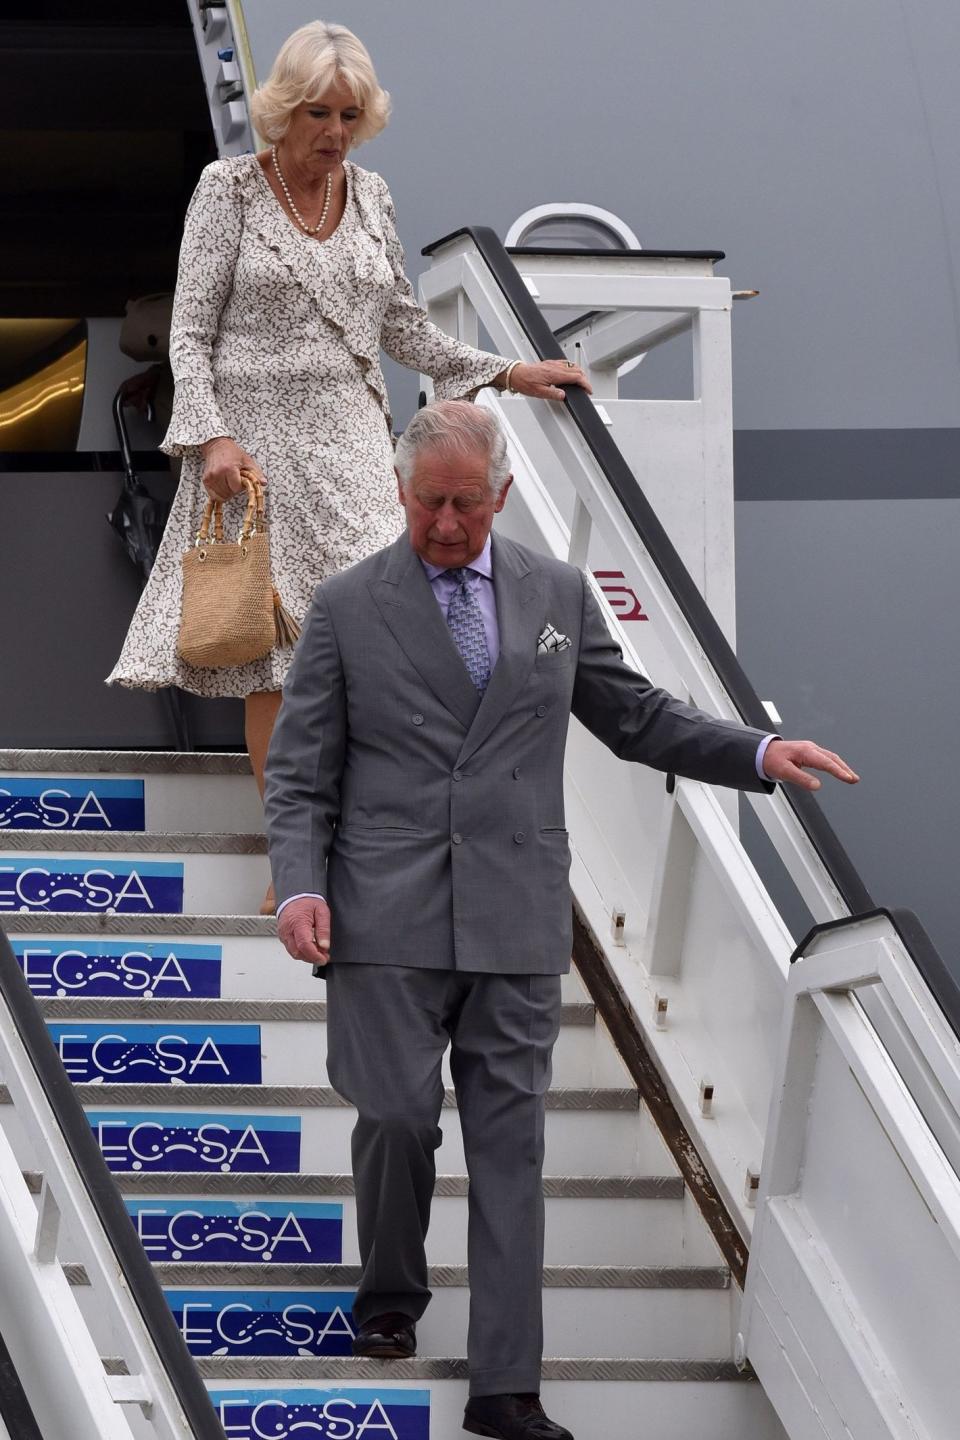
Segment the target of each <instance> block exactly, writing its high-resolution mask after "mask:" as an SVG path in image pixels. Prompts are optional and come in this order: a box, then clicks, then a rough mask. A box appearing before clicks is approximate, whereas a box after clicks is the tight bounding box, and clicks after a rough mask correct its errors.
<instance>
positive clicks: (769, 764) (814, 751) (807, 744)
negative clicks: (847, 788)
mask: <svg viewBox="0 0 960 1440" xmlns="http://www.w3.org/2000/svg"><path fill="white" fill-rule="evenodd" d="M763 768H764V772H765V773H766V775H767V778H768V779H770V780H782V781H784V782H785V783H786V784H788V785H797V786H799V788H800V789H801V790H819V789H820V781H819V780H818V779H817V777H816V776H815V775H808V774H807V773H806V772H807V771H808V770H822V771H824V773H825V774H827V775H833V776H834V778H835V779H837V780H842V781H843V783H844V785H856V783H857V781H858V780H859V779H860V776H859V775H858V774H857V773H856V771H855V770H851V769H850V766H849V765H848V764H847V763H846V761H845V760H841V759H840V756H839V755H835V754H834V753H833V751H832V750H824V748H823V746H822V745H815V744H814V742H813V741H812V740H771V741H770V744H769V745H768V746H767V748H766V752H765V754H764V757H763Z"/></svg>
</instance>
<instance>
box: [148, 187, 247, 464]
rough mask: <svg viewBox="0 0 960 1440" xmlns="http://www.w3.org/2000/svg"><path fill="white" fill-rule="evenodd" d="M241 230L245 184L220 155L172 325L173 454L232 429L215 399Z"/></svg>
mask: <svg viewBox="0 0 960 1440" xmlns="http://www.w3.org/2000/svg"><path fill="white" fill-rule="evenodd" d="M227 163H228V162H227ZM242 231H243V212H242V209H241V200H240V193H239V187H238V186H237V185H236V184H234V181H233V178H232V175H231V174H230V172H229V170H228V168H227V164H226V163H225V162H223V161H215V162H214V163H213V164H212V165H208V166H207V168H206V169H205V170H204V171H203V174H202V175H201V176H200V180H199V182H198V184H197V188H196V190H195V191H194V192H193V198H192V199H191V201H190V207H189V209H188V210H187V217H186V221H185V223H184V230H183V243H182V245H181V247H180V263H179V268H178V271H177V289H176V294H175V296H174V301H173V318H172V320H171V324H170V366H171V368H172V370H173V378H174V381H175V388H174V396H173V414H172V417H171V420H170V427H169V429H168V430H167V433H166V436H165V437H164V440H163V444H162V445H161V447H160V448H161V450H164V451H165V452H166V453H167V454H168V455H183V454H185V453H186V452H187V451H188V450H190V449H193V448H194V447H196V446H198V445H202V444H203V443H204V441H205V440H211V439H213V437H214V436H215V435H229V433H230V432H229V430H228V428H227V426H226V424H225V422H224V419H223V416H222V415H221V414H220V410H219V408H218V405H217V395H216V388H215V385H214V378H213V363H212V361H213V347H214V342H215V341H216V338H217V333H218V330H219V326H220V316H221V314H222V313H223V308H224V306H225V305H226V303H227V300H228V299H229V297H230V293H231V291H232V289H233V277H234V270H235V268H236V261H237V253H238V251H239V248H240V237H241V234H242Z"/></svg>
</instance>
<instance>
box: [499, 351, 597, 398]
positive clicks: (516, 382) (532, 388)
mask: <svg viewBox="0 0 960 1440" xmlns="http://www.w3.org/2000/svg"><path fill="white" fill-rule="evenodd" d="M504 374H506V371H504ZM499 378H500V377H499V376H497V379H498V380H499ZM561 385H579V386H581V387H582V388H583V389H584V390H586V392H587V394H588V395H590V394H592V393H593V392H592V390H591V386H590V381H589V380H588V379H587V377H586V375H585V374H584V373H583V371H582V370H581V369H580V367H579V365H574V363H573V361H572V360H538V361H537V363H536V365H513V366H511V368H510V392H511V393H512V394H515V395H529V396H530V397H531V398H532V399H534V400H565V399H566V392H565V391H563V390H561V388H560V387H561Z"/></svg>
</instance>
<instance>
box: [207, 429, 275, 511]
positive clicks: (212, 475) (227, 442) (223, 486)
mask: <svg viewBox="0 0 960 1440" xmlns="http://www.w3.org/2000/svg"><path fill="white" fill-rule="evenodd" d="M201 448H202V450H203V483H204V485H205V487H206V490H207V493H208V495H212V496H213V497H214V499H216V500H229V499H230V497H231V496H232V495H238V494H239V493H240V491H241V490H242V489H243V481H242V480H241V479H240V471H241V470H252V471H253V473H254V475H256V476H257V478H258V479H259V481H260V483H261V484H262V485H266V483H267V481H266V477H265V476H264V474H263V472H262V470H261V469H260V466H259V465H258V464H257V462H256V460H254V458H253V456H252V455H248V454H247V452H246V450H244V449H242V448H241V446H239V445H238V444H237V442H236V440H231V439H230V437H229V435H217V436H216V437H215V438H214V439H213V440H208V441H207V442H206V443H205V444H204V445H203V446H202V447H201Z"/></svg>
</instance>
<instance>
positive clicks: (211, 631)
mask: <svg viewBox="0 0 960 1440" xmlns="http://www.w3.org/2000/svg"><path fill="white" fill-rule="evenodd" d="M240 476H241V479H242V480H243V484H244V489H245V490H246V493H247V513H246V514H245V516H244V517H243V527H242V529H241V531H240V539H239V541H238V542H237V543H236V544H231V543H230V542H228V541H225V540H224V538H223V501H222V500H214V499H213V498H212V497H211V498H210V499H209V500H208V501H207V508H206V510H205V511H204V515H203V523H202V524H201V526H200V533H199V534H198V535H197V539H196V543H195V544H194V546H193V548H192V549H190V550H185V551H184V553H183V556H182V559H181V563H182V566H183V611H182V614H181V618H180V636H179V639H178V641H177V654H178V655H179V656H180V658H181V660H185V661H186V663H187V664H188V665H194V666H197V667H201V668H205V669H210V670H220V669H223V668H224V667H225V666H228V665H246V664H247V663H248V662H249V661H250V660H261V659H262V658H263V656H264V655H267V654H269V652H270V651H271V650H272V649H273V647H274V646H275V645H277V646H281V647H282V646H286V645H293V644H294V643H295V642H296V640H297V638H298V636H299V634H300V627H299V626H298V625H297V623H296V621H295V620H293V619H292V617H291V616H290V615H288V613H287V611H286V610H284V608H283V606H282V605H281V603H280V596H279V595H278V594H277V592H276V590H274V588H273V584H272V582H271V579H270V550H269V543H268V540H267V527H266V517H265V513H264V502H263V486H262V484H261V483H260V481H259V480H258V479H257V477H256V476H255V475H254V474H253V473H252V472H251V471H249V470H242V471H241V472H240ZM211 520H212V521H213V536H214V538H213V540H211V539H210V521H211Z"/></svg>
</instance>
